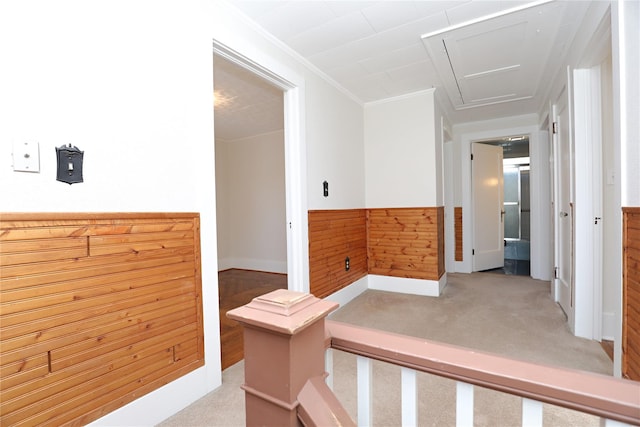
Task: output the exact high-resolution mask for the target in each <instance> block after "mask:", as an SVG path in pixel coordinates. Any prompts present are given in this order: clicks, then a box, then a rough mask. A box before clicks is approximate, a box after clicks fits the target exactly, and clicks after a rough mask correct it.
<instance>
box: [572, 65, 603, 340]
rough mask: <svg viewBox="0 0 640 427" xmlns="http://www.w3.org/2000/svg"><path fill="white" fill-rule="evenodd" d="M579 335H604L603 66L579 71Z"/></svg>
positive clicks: (576, 134)
mask: <svg viewBox="0 0 640 427" xmlns="http://www.w3.org/2000/svg"><path fill="white" fill-rule="evenodd" d="M573 87H574V90H573V96H574V102H573V110H574V121H573V123H574V147H575V153H574V155H575V163H574V170H575V181H574V182H575V204H576V212H575V230H576V233H575V255H574V256H575V266H576V269H575V271H574V278H575V280H574V283H575V284H576V285H577V286H575V307H574V310H575V329H574V331H575V335H576V336H579V337H584V338H588V339H594V340H598V341H599V340H601V339H602V262H603V254H602V228H603V226H602V221H603V218H602V100H601V76H600V66H599V65H598V66H595V67H592V68H588V69H577V70H574V71H573Z"/></svg>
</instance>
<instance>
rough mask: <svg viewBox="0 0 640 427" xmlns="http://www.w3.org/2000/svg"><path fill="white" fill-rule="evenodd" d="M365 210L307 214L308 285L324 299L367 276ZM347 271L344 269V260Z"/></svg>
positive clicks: (311, 212)
mask: <svg viewBox="0 0 640 427" xmlns="http://www.w3.org/2000/svg"><path fill="white" fill-rule="evenodd" d="M366 227H367V225H366V212H365V210H364V209H348V210H322V211H309V282H310V288H311V293H312V294H313V295H315V296H316V297H318V298H324V297H326V296H328V295H330V294H332V293H334V292H336V291H338V290H340V289H342V288H344V287H346V286H348V285H350V284H351V283H353V282H355V281H356V280H358V279H360V278H362V277H364V276H365V275H366V274H367V228H366ZM346 257H349V262H350V268H349V271H346V270H345V258H346Z"/></svg>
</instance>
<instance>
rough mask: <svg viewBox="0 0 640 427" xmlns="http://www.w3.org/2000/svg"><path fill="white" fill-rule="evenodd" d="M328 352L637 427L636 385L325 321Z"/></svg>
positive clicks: (639, 394) (639, 389)
mask: <svg viewBox="0 0 640 427" xmlns="http://www.w3.org/2000/svg"><path fill="white" fill-rule="evenodd" d="M326 330H327V334H328V336H330V343H331V348H334V349H337V350H342V351H345V352H348V353H353V354H356V355H360V356H365V357H369V358H371V359H376V360H380V361H384V362H389V363H392V364H395V365H399V366H404V367H408V368H412V369H415V370H417V371H422V372H427V373H430V374H434V375H438V376H442V377H446V378H450V379H453V380H457V381H462V382H465V383H469V384H474V385H478V386H481V387H485V388H490V389H494V390H498V391H502V392H506V393H509V394H513V395H517V396H521V397H525V398H528V399H533V400H538V401H541V402H545V403H550V404H552V405H557V406H561V407H564V408H569V409H574V410H578V411H581V412H585V413H589V414H592V415H596V416H599V417H602V418H606V419H611V420H615V421H621V422H625V423H628V424H636V425H640V383H639V382H635V381H629V380H624V379H619V378H613V377H609V376H605V375H600V374H595V373H591V372H585V371H578V370H572V369H566V368H558V367H553V366H545V365H539V364H534V363H529V362H524V361H520V360H515V359H511V358H507V357H502V356H498V355H493V354H489V353H483V352H479V351H475V350H469V349H465V348H462V347H456V346H453V345H447V344H439V343H435V342H431V341H427V340H424V339H419V338H413V337H408V336H403V335H398V334H393V333H389V332H384V331H379V330H373V329H368V328H362V327H358V326H353V325H348V324H345V323H340V322H335V321H330V320H327V321H326Z"/></svg>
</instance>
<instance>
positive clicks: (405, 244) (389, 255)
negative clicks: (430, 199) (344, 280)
mask: <svg viewBox="0 0 640 427" xmlns="http://www.w3.org/2000/svg"><path fill="white" fill-rule="evenodd" d="M367 232H368V238H367V244H368V257H369V273H370V274H378V275H382V276H394V277H406V278H414V279H426V280H439V279H440V277H441V276H442V275H443V274H444V271H445V268H444V208H443V207H434V208H392V209H391V208H390V209H369V210H367Z"/></svg>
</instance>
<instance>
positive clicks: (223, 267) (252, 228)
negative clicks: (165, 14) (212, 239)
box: [214, 55, 287, 369]
mask: <svg viewBox="0 0 640 427" xmlns="http://www.w3.org/2000/svg"><path fill="white" fill-rule="evenodd" d="M214 76H215V77H214V114H215V120H216V122H215V154H216V206H217V229H218V270H219V271H218V296H219V312H220V349H221V360H222V368H223V369H225V368H227V367H229V366H231V365H233V364H235V363H236V362H239V361H240V360H242V358H243V357H244V351H243V350H244V349H243V339H242V329H241V327H240V326H239V325H238V324H237V323H236V322H233V321H231V320H229V319H227V317H226V312H227V311H229V310H231V309H233V308H236V307H239V306H242V305H245V304H247V303H249V302H251V300H252V299H253V298H255V297H257V296H260V295H263V294H265V293H268V292H270V291H273V290H275V289H281V288H287V229H286V223H287V220H286V185H285V141H284V92H283V90H282V89H280V88H279V87H276V86H274V85H273V84H271V83H270V82H268V81H266V80H264V79H262V78H261V77H259V76H257V75H256V74H254V73H252V72H251V71H249V70H246V69H244V68H242V67H241V66H239V65H237V64H235V63H233V62H231V61H229V60H227V59H225V58H224V57H222V56H218V55H214Z"/></svg>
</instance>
